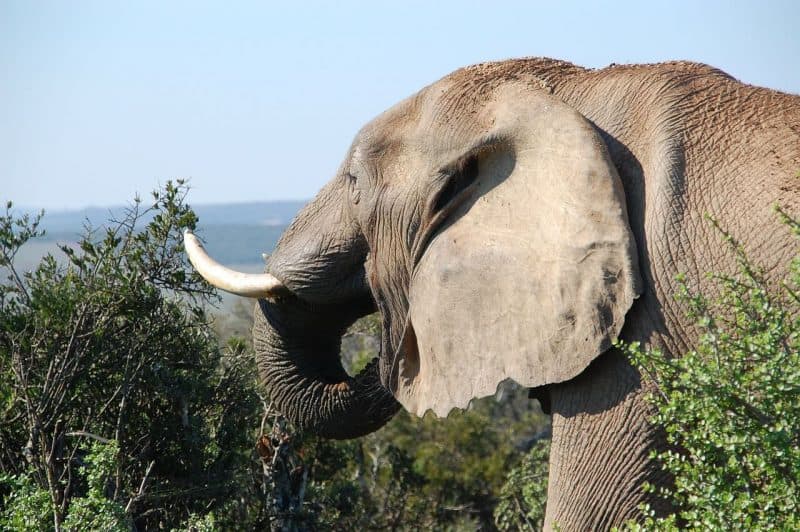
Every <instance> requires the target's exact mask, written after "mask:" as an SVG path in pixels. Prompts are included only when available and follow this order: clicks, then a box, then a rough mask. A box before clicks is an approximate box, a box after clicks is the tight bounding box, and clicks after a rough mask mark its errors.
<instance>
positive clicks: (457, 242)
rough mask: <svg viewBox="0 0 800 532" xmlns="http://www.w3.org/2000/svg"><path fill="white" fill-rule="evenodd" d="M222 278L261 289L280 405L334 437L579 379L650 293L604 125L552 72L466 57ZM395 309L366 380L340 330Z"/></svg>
mask: <svg viewBox="0 0 800 532" xmlns="http://www.w3.org/2000/svg"><path fill="white" fill-rule="evenodd" d="M187 249H188V250H189V251H190V258H191V259H192V262H193V263H194V264H195V266H196V267H197V268H198V270H199V271H200V272H201V273H202V274H203V275H205V276H206V278H207V279H209V280H210V281H211V282H212V284H216V285H217V286H219V287H221V288H223V289H226V290H229V291H232V292H235V293H239V294H242V295H247V296H251V297H258V298H261V299H259V303H258V306H257V309H256V310H257V312H256V326H255V331H254V332H255V345H256V349H257V351H258V356H259V363H260V369H261V372H262V377H263V379H264V382H265V384H266V386H267V388H268V389H269V392H270V395H271V396H272V399H273V401H274V402H275V404H276V405H277V406H278V408H279V409H280V410H281V411H282V412H284V413H285V414H286V415H287V416H289V418H290V419H291V420H292V421H294V422H295V423H297V424H298V425H300V426H301V427H306V428H310V429H313V430H317V431H319V432H322V433H323V434H326V435H328V436H333V437H352V436H358V435H360V434H364V433H366V432H369V431H371V430H374V429H376V428H378V427H379V426H381V425H382V424H383V423H385V422H386V421H387V420H388V419H389V418H390V417H391V416H392V415H393V414H394V412H395V411H396V410H397V408H398V405H397V403H396V402H395V401H397V402H399V403H400V404H402V405H403V406H404V407H405V408H406V409H407V410H410V411H412V412H415V413H417V414H420V415H421V414H423V413H425V412H426V411H427V410H433V411H434V412H435V413H436V414H438V415H440V416H444V415H447V413H448V412H449V411H450V410H451V409H452V408H454V407H465V406H466V405H467V404H468V402H469V401H470V400H471V399H473V398H475V397H481V396H486V395H491V394H493V393H494V392H495V391H496V388H497V385H498V384H499V383H500V382H502V381H504V380H506V379H513V380H515V381H517V382H518V383H520V384H522V385H524V386H529V387H538V386H543V385H547V384H552V383H558V382H562V381H566V380H568V379H572V378H573V377H575V376H576V375H578V374H579V373H581V372H582V371H583V370H584V369H585V368H586V367H587V365H588V364H589V363H590V362H591V361H592V360H593V359H595V358H596V357H597V356H598V355H599V354H600V353H602V352H603V351H605V350H606V349H607V348H608V347H609V346H610V343H611V341H612V340H613V339H614V338H615V337H616V336H617V335H618V334H619V332H620V329H621V327H622V324H623V321H624V316H625V313H626V312H627V311H628V309H629V308H630V306H631V304H632V302H633V300H634V299H635V298H636V297H637V295H638V294H639V292H640V288H639V286H640V281H639V273H638V270H637V253H636V245H635V242H634V239H633V236H632V233H631V230H630V228H629V225H628V218H627V213H626V206H625V196H624V192H623V190H622V186H621V183H620V179H619V176H618V175H617V171H616V169H615V167H614V165H613V163H612V161H611V158H610V156H609V153H608V152H607V149H606V146H605V144H604V142H603V140H602V139H601V136H600V134H599V133H598V131H597V130H596V129H595V127H594V126H593V125H592V124H591V123H590V122H589V121H587V120H586V118H584V117H583V116H582V115H581V114H580V113H578V112H577V111H576V110H575V109H573V108H572V107H570V106H568V105H567V104H565V103H564V102H563V101H561V100H560V99H558V98H557V97H555V96H553V95H551V94H550V93H549V91H548V90H546V88H545V87H543V85H542V83H541V82H540V81H539V80H537V79H536V78H519V79H502V80H501V79H498V78H482V77H481V72H480V71H472V70H470V69H465V70H462V71H458V72H456V73H454V74H452V75H450V76H448V77H446V78H444V79H442V80H440V81H439V82H437V83H435V84H433V85H431V86H429V87H427V88H425V89H423V90H422V91H420V92H419V93H418V94H416V95H414V96H412V97H411V98H409V99H407V100H405V101H403V102H401V103H399V104H398V105H396V106H395V107H393V108H392V109H390V110H388V111H387V112H385V113H384V114H382V115H380V116H378V117H377V118H376V119H375V120H373V121H372V122H371V123H369V124H367V125H366V126H365V127H364V128H363V129H362V130H361V131H360V132H359V133H358V134H357V136H356V138H355V140H354V142H353V144H352V146H351V148H350V150H349V151H348V153H347V155H346V157H345V160H344V162H343V163H342V165H341V167H340V168H339V171H338V172H337V173H336V175H335V177H334V178H333V179H332V180H331V181H330V182H329V183H328V184H327V186H326V187H325V188H324V189H323V190H322V191H321V192H320V193H319V195H318V196H317V197H316V198H315V199H314V200H313V201H312V202H311V203H310V204H309V205H308V206H306V208H305V209H303V211H302V212H301V213H300V214H299V215H298V216H297V218H296V219H295V220H294V222H293V223H292V224H291V226H290V227H289V228H288V229H287V231H286V233H285V234H284V235H283V237H282V238H281V240H280V241H279V243H278V245H277V247H276V249H275V251H274V253H273V254H272V255H271V257H270V259H269V262H268V266H267V272H268V273H265V274H263V275H255V276H243V275H242V274H238V273H236V272H230V271H224V270H222V269H221V267H220V266H219V265H216V264H215V263H212V262H211V261H210V259H208V257H206V256H205V255H204V254H203V253H202V248H199V246H198V245H197V244H196V241H195V240H194V239H193V237H192V236H189V237H188V240H187ZM376 309H377V311H379V312H380V314H381V322H382V327H383V334H382V345H381V352H380V354H379V357H378V358H377V360H376V362H375V363H374V364H371V365H369V366H368V367H367V369H366V370H365V371H364V372H362V373H361V374H359V375H358V376H356V377H355V378H350V377H348V376H347V374H345V372H344V371H343V369H342V366H341V364H340V362H339V357H338V349H339V342H340V336H341V334H342V333H343V332H344V331H345V330H346V329H347V327H348V326H349V325H350V324H352V323H353V321H354V320H356V319H357V318H359V317H360V316H363V315H365V314H367V313H370V312H373V311H375V310H376Z"/></svg>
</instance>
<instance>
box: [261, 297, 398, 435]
mask: <svg viewBox="0 0 800 532" xmlns="http://www.w3.org/2000/svg"><path fill="white" fill-rule="evenodd" d="M365 313H366V312H365V311H364V310H363V309H361V310H360V311H359V309H350V310H342V308H338V309H336V311H334V310H333V309H328V310H325V309H320V308H311V307H310V306H308V305H306V304H303V303H302V302H299V301H297V300H291V301H289V302H286V301H283V302H280V303H277V302H272V301H267V300H259V302H258V304H257V306H256V312H255V324H254V330H253V332H254V335H253V336H254V339H255V350H256V355H257V357H258V365H259V372H260V375H261V378H262V381H263V383H264V386H265V388H266V391H267V393H268V395H269V397H270V400H271V401H272V404H273V405H275V407H276V408H277V409H278V411H279V412H281V413H282V414H283V415H284V416H286V418H287V419H289V421H291V422H292V423H293V424H294V425H295V426H296V427H298V428H299V429H301V430H311V431H313V432H316V433H317V434H319V435H321V436H323V437H326V438H335V439H347V438H356V437H359V436H363V435H365V434H368V433H370V432H373V431H375V430H377V429H379V428H380V427H382V426H383V425H384V424H386V422H388V421H389V420H390V419H391V418H392V417H393V416H394V414H395V413H396V412H397V411H398V409H399V407H400V405H399V403H397V401H395V399H394V397H393V396H392V395H391V393H389V391H388V390H386V388H384V387H383V386H382V385H381V381H380V377H379V374H378V367H377V363H376V360H373V361H372V362H370V363H369V364H368V365H367V367H366V368H364V369H363V370H362V371H361V372H360V373H358V375H356V376H355V377H350V376H349V375H348V374H347V373H346V372H345V370H344V368H343V367H342V364H341V360H340V357H339V353H340V348H341V336H342V334H343V333H344V332H345V330H346V329H347V327H348V326H349V325H350V324H352V323H353V321H355V319H357V318H358V317H359V316H360V315H363V314H365Z"/></svg>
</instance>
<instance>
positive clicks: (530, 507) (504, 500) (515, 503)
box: [494, 440, 550, 531]
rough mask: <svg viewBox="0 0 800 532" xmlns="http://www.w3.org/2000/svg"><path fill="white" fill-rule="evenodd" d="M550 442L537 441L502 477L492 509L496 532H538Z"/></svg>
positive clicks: (541, 515) (542, 522)
mask: <svg viewBox="0 0 800 532" xmlns="http://www.w3.org/2000/svg"><path fill="white" fill-rule="evenodd" d="M549 458H550V440H539V441H537V442H536V444H535V445H534V446H533V447H532V448H531V450H530V451H529V452H528V454H527V455H525V457H524V458H523V459H522V461H521V462H520V463H519V464H518V465H517V466H516V467H515V468H513V469H512V470H511V471H510V472H509V473H508V476H507V477H506V481H505V484H503V488H502V489H501V490H500V501H499V502H498V503H497V507H495V510H494V522H495V525H496V526H497V529H498V530H502V531H512V530H530V531H536V530H541V529H542V526H543V525H544V510H545V503H546V501H547V474H548V460H549Z"/></svg>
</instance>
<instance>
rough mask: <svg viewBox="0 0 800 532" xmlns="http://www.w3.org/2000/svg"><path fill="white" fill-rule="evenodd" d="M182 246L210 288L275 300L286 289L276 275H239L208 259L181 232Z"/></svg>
mask: <svg viewBox="0 0 800 532" xmlns="http://www.w3.org/2000/svg"><path fill="white" fill-rule="evenodd" d="M183 245H184V247H185V248H186V254H187V255H189V262H191V263H192V266H194V268H195V270H197V273H199V274H200V275H202V276H203V278H204V279H205V280H206V281H208V282H209V283H210V284H212V285H213V286H215V287H217V288H219V289H221V290H225V291H226V292H230V293H231V294H236V295H237V296H244V297H254V298H263V297H267V298H269V297H276V296H280V295H285V294H287V293H288V289H287V288H286V287H285V286H284V285H283V283H282V282H280V281H279V280H278V279H277V278H276V277H275V276H273V275H270V274H268V273H242V272H237V271H236V270H231V269H230V268H226V267H225V266H223V265H222V264H220V263H218V262H216V261H215V260H214V259H212V258H211V257H209V256H208V253H206V250H205V249H204V248H203V245H202V244H201V243H200V240H198V239H197V237H196V236H194V234H193V233H192V232H191V231H190V230H188V229H187V230H185V231H184V232H183Z"/></svg>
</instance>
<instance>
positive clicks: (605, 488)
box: [545, 349, 670, 530]
mask: <svg viewBox="0 0 800 532" xmlns="http://www.w3.org/2000/svg"><path fill="white" fill-rule="evenodd" d="M550 399H551V401H552V415H553V441H552V446H551V451H550V476H549V485H548V486H549V487H548V495H547V512H546V516H545V529H547V530H550V529H553V528H556V527H557V528H558V529H561V530H607V529H609V528H611V527H612V526H614V525H620V524H622V523H624V522H625V521H627V520H631V519H633V520H637V521H639V520H641V519H642V518H643V517H644V515H643V513H642V511H641V509H640V505H641V504H642V503H649V504H650V505H651V507H652V508H653V509H654V510H655V511H656V512H657V513H659V514H660V513H663V512H665V511H666V510H668V509H669V507H668V506H667V505H666V503H665V502H664V501H663V500H662V499H659V498H657V497H655V496H654V495H653V494H650V493H646V492H645V489H644V486H645V483H646V482H647V483H650V484H653V485H656V486H661V485H666V484H668V483H669V482H670V479H669V477H668V476H667V474H666V473H665V472H663V471H662V469H661V468H660V467H659V465H658V464H657V463H655V462H654V460H652V459H651V458H650V453H651V451H653V450H654V449H659V450H660V449H663V448H665V445H666V441H665V438H664V434H663V432H661V431H659V430H658V429H656V428H655V427H654V426H653V425H652V424H651V423H650V422H649V421H648V419H649V418H650V417H651V416H652V414H653V407H652V406H650V405H648V404H647V402H646V401H645V390H643V388H642V384H641V379H640V376H639V373H638V371H637V370H636V369H635V368H633V367H632V366H631V365H630V364H629V362H628V361H627V360H626V358H625V356H624V355H623V354H622V353H620V352H619V351H618V350H616V349H611V350H610V351H608V352H606V353H605V354H603V355H601V356H600V357H599V358H598V359H597V360H595V361H594V362H593V363H592V364H591V365H590V366H589V367H588V368H587V369H586V371H584V372H583V373H582V374H581V375H580V376H578V377H577V378H576V379H573V380H571V381H569V382H566V383H562V384H558V385H555V386H553V387H552V388H551V390H550Z"/></svg>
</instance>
